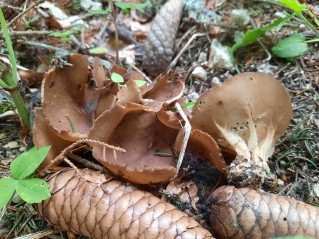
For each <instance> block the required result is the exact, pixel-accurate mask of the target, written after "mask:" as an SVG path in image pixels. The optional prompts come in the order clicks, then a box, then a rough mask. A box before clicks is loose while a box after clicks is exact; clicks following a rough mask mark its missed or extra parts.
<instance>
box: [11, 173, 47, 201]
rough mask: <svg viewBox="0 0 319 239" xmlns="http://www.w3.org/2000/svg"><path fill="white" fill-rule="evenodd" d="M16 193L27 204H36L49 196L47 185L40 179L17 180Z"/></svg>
mask: <svg viewBox="0 0 319 239" xmlns="http://www.w3.org/2000/svg"><path fill="white" fill-rule="evenodd" d="M16 192H17V194H18V195H19V196H20V197H21V198H22V199H23V200H24V201H25V202H27V203H38V202H41V201H42V200H45V199H48V198H49V197H50V196H51V193H50V189H49V184H48V183H47V182H46V181H44V180H43V179H40V178H30V179H23V180H19V181H18V184H17V186H16Z"/></svg>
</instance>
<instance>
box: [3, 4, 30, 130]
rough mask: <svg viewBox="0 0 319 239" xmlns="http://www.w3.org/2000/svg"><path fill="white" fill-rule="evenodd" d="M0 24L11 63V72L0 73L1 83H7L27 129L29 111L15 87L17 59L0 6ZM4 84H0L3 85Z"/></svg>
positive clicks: (16, 83) (28, 126) (16, 82)
mask: <svg viewBox="0 0 319 239" xmlns="http://www.w3.org/2000/svg"><path fill="white" fill-rule="evenodd" d="M0 24H1V27H2V32H3V35H4V39H5V42H6V46H7V49H8V52H9V58H10V64H11V74H10V73H9V72H10V71H9V70H8V71H5V72H4V73H3V74H2V78H3V83H4V84H5V85H7V86H8V87H7V88H5V89H7V90H8V91H9V93H10V95H11V97H12V100H13V102H14V104H15V106H16V108H17V110H18V113H19V115H20V118H21V123H22V125H23V126H25V127H26V128H27V129H30V127H31V122H30V112H29V110H28V108H27V106H26V104H25V102H24V100H23V98H22V96H21V94H20V92H19V89H18V87H17V85H18V70H17V61H16V58H15V55H14V51H13V47H12V42H11V39H10V34H9V30H8V27H7V24H6V21H5V19H4V15H3V12H2V9H1V7H0ZM4 84H1V85H2V86H4Z"/></svg>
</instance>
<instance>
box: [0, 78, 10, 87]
mask: <svg viewBox="0 0 319 239" xmlns="http://www.w3.org/2000/svg"><path fill="white" fill-rule="evenodd" d="M0 87H3V88H10V86H9V85H7V84H6V83H5V82H4V81H3V80H2V79H0Z"/></svg>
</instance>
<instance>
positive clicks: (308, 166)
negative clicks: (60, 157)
mask: <svg viewBox="0 0 319 239" xmlns="http://www.w3.org/2000/svg"><path fill="white" fill-rule="evenodd" d="M9 2H10V1H9ZM9 2H8V3H6V1H4V5H2V6H1V7H2V9H3V10H4V12H5V15H6V20H7V22H10V23H11V24H10V32H11V38H12V42H13V46H14V50H15V54H16V57H17V59H18V64H19V65H20V66H21V67H25V68H28V69H30V70H33V72H32V76H31V73H28V74H22V73H21V82H20V85H19V87H20V89H21V92H22V94H23V95H24V97H25V98H26V101H27V104H28V107H29V108H30V109H32V108H35V107H37V106H39V105H40V98H41V96H40V89H41V86H40V85H41V80H42V78H43V74H44V73H45V72H46V71H47V70H49V69H51V68H52V67H53V65H54V64H55V62H56V59H57V58H58V56H57V55H59V54H60V53H61V52H63V53H64V54H69V53H76V52H79V53H82V54H90V55H95V56H100V57H101V58H103V59H104V60H105V61H109V62H110V64H112V63H113V62H114V59H115V50H114V49H115V48H114V24H113V22H112V20H111V16H110V13H108V14H107V15H105V14H104V15H97V14H91V13H89V11H88V9H85V8H84V7H81V4H80V2H88V3H90V1H82V0H81V1H68V0H64V1H63V0H59V1H52V3H53V4H55V7H56V8H54V7H53V6H52V4H49V3H48V2H44V1H19V0H17V1H16V2H17V4H18V5H17V4H13V5H9ZM188 2H189V6H192V5H191V4H192V2H194V1H188ZM195 2H196V1H195ZM198 2H201V1H198ZM203 2H204V1H203ZM206 2H208V3H207V5H206V8H201V7H198V6H196V4H195V3H193V5H194V8H193V9H192V11H190V10H189V11H188V10H187V9H186V10H185V12H184V14H183V17H182V20H181V24H180V27H179V30H178V33H177V39H176V42H177V43H178V44H177V46H176V48H175V55H176V54H177V53H179V52H180V51H181V49H182V48H183V46H184V45H185V44H186V43H187V42H188V41H189V39H190V38H191V37H192V36H193V35H194V34H196V33H205V34H202V35H200V36H198V37H197V38H195V39H194V40H193V41H192V42H191V43H190V45H189V46H188V47H187V48H186V50H185V51H184V52H183V54H182V55H181V57H180V58H179V61H178V63H177V66H176V69H175V70H176V71H177V72H178V73H179V74H180V76H181V79H182V80H183V81H184V82H185V85H186V89H185V91H184V95H185V96H186V97H188V99H189V100H190V101H196V100H197V98H198V95H201V94H202V93H203V92H204V91H205V90H207V89H208V88H210V87H212V86H214V85H216V84H218V83H222V82H224V80H226V79H227V78H229V77H231V76H233V75H236V74H237V71H236V67H234V66H229V64H228V63H227V60H229V56H228V57H227V56H226V58H225V61H226V63H225V62H224V64H223V60H222V61H221V63H220V65H219V66H218V67H217V66H216V65H212V61H213V56H211V54H210V51H211V50H210V48H211V45H212V43H213V42H214V39H217V40H218V41H219V42H220V43H221V44H222V45H224V46H228V47H231V46H232V45H234V44H235V36H236V35H238V34H240V32H241V33H243V32H245V31H247V30H248V29H258V28H262V27H265V26H267V25H269V24H270V23H272V22H273V21H274V20H275V19H277V18H278V17H279V16H287V15H289V14H290V13H291V12H290V10H289V9H288V8H286V7H283V6H281V5H279V4H274V3H270V2H271V1H267V2H266V1H256V2H255V1H240V2H236V3H235V2H224V1H213V0H211V1H206ZM32 4H33V5H34V6H33V8H30V10H28V11H26V9H28V7H30V6H31V5H32ZM219 4H220V5H219ZM98 5H99V4H98ZM102 5H103V9H105V8H106V7H107V3H102ZM316 5H317V4H315V1H314V3H312V2H311V1H308V3H307V8H308V9H310V11H311V12H312V15H313V16H319V8H318V6H316ZM14 6H21V7H14ZM58 9H60V10H62V11H64V12H65V14H66V16H67V17H71V16H73V17H78V18H79V21H81V23H82V24H83V25H85V27H84V28H82V29H79V28H75V27H73V28H72V27H68V26H67V25H68V24H69V25H72V21H71V20H70V19H69V18H68V19H67V20H61V21H58V20H57V18H58V17H59V13H58V12H59V11H58ZM238 9H240V10H241V12H240V14H239V15H240V17H238V16H237V20H236V17H234V16H235V15H236V12H234V10H238ZM156 11H158V7H157V8H155V12H156ZM213 11H216V12H217V13H218V15H214V14H213V13H212V12H213ZM150 12H151V11H150ZM21 13H24V14H21ZM116 14H117V17H118V18H119V21H120V22H121V24H123V25H124V26H125V27H124V28H125V29H126V31H127V32H129V33H130V34H132V36H133V38H134V40H135V41H137V42H139V43H142V42H144V41H145V39H146V38H147V35H148V30H149V24H150V22H151V18H150V19H148V17H146V16H145V15H141V14H137V13H136V11H135V10H134V11H133V10H131V12H129V13H127V14H124V13H123V9H122V10H121V9H119V8H116ZM305 15H306V18H307V19H308V20H309V21H310V22H311V23H312V24H313V25H314V26H315V28H317V29H318V30H317V31H319V26H318V25H316V24H317V23H318V22H319V20H318V19H315V18H311V16H310V15H309V14H305ZM199 16H201V17H199ZM203 16H204V17H203ZM205 16H207V18H205ZM208 17H211V18H208ZM141 19H142V21H146V22H145V23H143V22H140V21H139V20H141ZM234 19H235V20H234ZM69 20H70V21H69ZM119 24H120V23H119ZM70 29H72V31H69V30H70ZM61 33H63V34H61ZM293 34H300V35H302V36H304V37H305V38H306V39H307V40H311V39H316V38H318V36H317V35H316V34H317V33H316V32H314V31H312V30H311V29H310V28H308V27H307V25H306V24H305V23H304V22H303V20H301V19H300V18H298V17H297V16H294V17H293V18H291V19H290V20H289V21H288V22H286V23H285V24H284V25H283V26H281V27H280V28H273V29H271V30H269V31H266V32H265V34H263V35H262V36H261V37H260V38H258V40H256V41H254V42H253V43H252V44H249V45H246V46H243V47H241V48H239V49H238V50H237V51H236V52H235V59H236V62H237V69H239V70H240V71H241V72H248V71H259V72H266V73H268V74H271V75H273V76H274V77H275V78H277V79H278V80H279V81H280V82H281V83H282V84H283V85H284V86H285V87H286V89H287V90H288V92H289V95H290V97H291V100H292V108H293V115H292V120H291V122H290V124H289V127H288V129H287V130H286V132H285V133H284V135H283V136H282V137H281V138H280V140H279V142H278V143H277V144H276V147H275V152H274V154H273V156H272V157H271V159H270V161H269V164H270V168H271V170H272V171H273V172H274V175H275V177H274V179H273V180H272V181H269V182H267V183H266V184H265V185H263V190H265V191H269V192H273V193H276V194H280V195H286V196H291V197H294V198H296V199H298V200H302V201H305V202H307V203H310V204H313V205H316V206H319V143H318V142H319V113H318V112H319V47H318V46H319V43H315V42H314V43H309V44H308V50H307V51H306V52H304V53H301V54H300V56H297V57H294V58H290V59H285V58H279V57H276V56H275V55H274V54H273V53H272V52H271V48H272V47H273V46H275V45H276V44H278V42H279V41H280V40H282V39H283V38H285V37H287V36H290V35H293ZM122 40H123V39H122ZM131 43H132V42H131ZM131 43H127V42H125V41H121V51H120V60H121V63H122V66H123V67H127V68H129V69H131V68H132V65H134V66H135V67H136V68H137V69H140V70H143V69H142V66H141V64H140V62H138V61H136V60H135V59H134V53H135V48H134V44H133V45H132V44H131ZM90 48H106V49H107V52H106V53H100V52H99V53H98V54H94V53H92V52H90V51H89V50H88V49H90ZM220 49H221V48H220ZM221 50H222V49H221ZM99 51H103V49H102V50H101V49H100V50H99ZM0 53H1V55H2V56H5V54H7V50H6V45H5V42H4V39H3V36H2V35H0ZM221 57H222V56H221ZM215 64H216V63H215ZM21 69H22V68H21ZM194 69H195V70H194ZM146 74H147V73H146ZM31 147H32V132H30V133H29V134H25V133H23V132H22V131H21V126H20V121H19V118H18V115H17V114H16V111H15V107H14V105H13V103H12V100H11V99H10V96H9V95H8V93H7V92H5V91H4V90H1V89H0V178H3V177H7V176H9V175H10V172H9V169H10V163H11V162H12V160H13V159H14V158H16V157H17V156H18V155H19V154H21V153H23V152H25V151H26V150H27V149H30V148H31ZM187 163H189V164H190V165H192V166H191V167H193V168H192V169H193V170H195V171H201V172H202V174H199V175H197V176H196V177H197V179H194V181H196V180H197V181H198V180H199V181H200V180H203V181H202V182H203V184H205V185H209V186H210V190H213V189H214V188H216V185H217V184H218V179H209V178H207V171H206V170H204V169H207V166H206V165H201V164H195V165H194V164H192V163H193V158H192V156H189V155H188V156H187V157H186V159H185V160H184V164H183V166H182V168H183V167H186V166H185V164H187ZM187 170H188V172H190V171H191V170H190V169H187ZM209 170H213V169H209ZM209 170H208V171H209ZM185 171H186V170H185ZM204 182H205V183H204ZM198 187H200V186H198ZM206 190H207V189H206ZM208 191H209V190H208ZM0 194H1V193H0ZM170 202H171V203H173V204H175V205H177V206H180V205H178V200H177V199H176V198H175V199H174V200H173V199H171V200H170ZM198 203H199V204H200V203H201V199H200V200H199V202H198ZM180 208H181V209H184V210H186V211H187V210H188V209H187V208H189V207H187V206H185V205H183V206H180ZM190 211H191V212H189V214H194V213H193V212H192V210H190ZM200 213H202V212H197V214H200ZM195 214H196V213H195ZM0 238H6V239H9V238H28V239H31V238H55V239H57V238H68V237H67V235H66V234H65V233H62V232H59V231H58V230H56V229H54V228H53V227H52V226H50V225H48V224H47V222H46V221H44V220H43V219H42V218H41V217H40V216H39V215H38V213H37V212H36V210H35V209H34V207H33V206H32V205H29V204H25V203H24V202H22V201H21V199H19V198H18V197H16V196H15V197H14V198H13V199H12V201H11V203H10V204H9V205H8V206H7V207H6V208H4V209H2V210H1V212H0ZM77 238H83V237H81V236H78V237H77Z"/></svg>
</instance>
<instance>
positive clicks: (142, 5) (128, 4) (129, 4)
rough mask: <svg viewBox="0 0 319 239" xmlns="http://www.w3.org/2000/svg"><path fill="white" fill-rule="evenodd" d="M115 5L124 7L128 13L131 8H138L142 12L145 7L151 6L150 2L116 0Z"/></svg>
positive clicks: (124, 10) (123, 9)
mask: <svg viewBox="0 0 319 239" xmlns="http://www.w3.org/2000/svg"><path fill="white" fill-rule="evenodd" d="M114 4H115V6H117V7H119V8H121V9H122V11H123V12H124V13H128V12H129V10H130V9H136V10H138V11H140V12H144V8H146V7H148V6H150V4H149V3H132V2H120V1H116V2H114Z"/></svg>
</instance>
